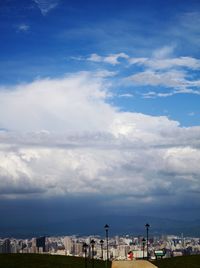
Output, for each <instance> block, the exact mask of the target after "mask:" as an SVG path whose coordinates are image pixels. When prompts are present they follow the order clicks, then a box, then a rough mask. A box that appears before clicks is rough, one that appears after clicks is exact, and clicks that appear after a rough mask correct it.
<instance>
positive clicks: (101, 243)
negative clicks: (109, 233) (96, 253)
mask: <svg viewBox="0 0 200 268" xmlns="http://www.w3.org/2000/svg"><path fill="white" fill-rule="evenodd" d="M103 243H104V241H103V240H102V239H101V240H100V245H101V259H102V260H103Z"/></svg>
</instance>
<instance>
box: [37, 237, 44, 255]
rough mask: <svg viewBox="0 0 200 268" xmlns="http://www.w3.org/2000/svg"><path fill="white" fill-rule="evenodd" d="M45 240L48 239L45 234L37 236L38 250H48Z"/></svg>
mask: <svg viewBox="0 0 200 268" xmlns="http://www.w3.org/2000/svg"><path fill="white" fill-rule="evenodd" d="M45 241H46V237H45V236H41V237H38V238H36V247H37V251H38V252H45V251H46V248H45Z"/></svg>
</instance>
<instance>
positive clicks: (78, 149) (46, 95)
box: [0, 72, 200, 203]
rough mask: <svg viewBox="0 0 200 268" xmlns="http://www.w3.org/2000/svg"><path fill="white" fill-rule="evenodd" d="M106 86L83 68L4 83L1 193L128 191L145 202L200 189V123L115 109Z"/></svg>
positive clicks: (0, 110) (0, 115) (173, 198)
mask: <svg viewBox="0 0 200 268" xmlns="http://www.w3.org/2000/svg"><path fill="white" fill-rule="evenodd" d="M108 91H109V88H108V86H107V82H106V79H105V78H102V76H98V75H96V74H95V75H93V74H91V73H86V72H84V73H78V74H75V75H68V76H66V77H64V78H61V79H43V80H37V81H34V82H32V83H29V84H22V85H18V86H15V87H12V88H4V90H3V91H2V89H1V93H0V100H1V103H0V125H1V127H4V128H6V129H12V131H1V132H0V140H1V153H0V189H1V191H0V194H1V197H6V198H11V197H12V198H13V197H15V198H17V197H18V196H20V197H21V196H24V197H29V196H43V197H44V196H57V195H58V196H60V195H68V194H75V195H83V194H87V195H90V194H96V195H108V196H109V199H112V195H113V196H114V198H115V200H116V199H117V196H118V195H123V194H125V195H126V196H130V197H131V198H134V200H135V202H140V203H143V202H147V203H148V202H157V201H158V200H159V202H161V200H165V201H166V198H168V196H169V195H170V202H175V201H176V200H178V199H179V198H182V197H183V196H186V195H188V194H191V195H192V192H193V191H194V190H196V191H198V190H200V183H199V180H198V178H199V176H200V171H199V168H198V163H199V161H200V150H199V148H200V140H199V134H200V128H199V127H190V128H182V127H180V125H179V123H178V122H175V121H172V120H169V119H168V118H167V117H165V116H163V117H159V116H158V117H153V116H148V115H144V114H139V113H131V112H122V111H119V110H118V109H117V108H116V107H113V106H112V105H110V104H109V103H108V102H107V98H108V96H109V92H108ZM188 163H189V165H188ZM180 185H181V187H180ZM172 193H173V196H171V194H172ZM158 196H159V197H158Z"/></svg>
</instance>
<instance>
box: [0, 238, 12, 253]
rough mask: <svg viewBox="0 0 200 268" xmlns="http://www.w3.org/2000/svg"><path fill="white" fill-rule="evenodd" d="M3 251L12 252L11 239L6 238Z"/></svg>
mask: <svg viewBox="0 0 200 268" xmlns="http://www.w3.org/2000/svg"><path fill="white" fill-rule="evenodd" d="M2 253H11V245H10V239H5V240H4V241H3V245H2Z"/></svg>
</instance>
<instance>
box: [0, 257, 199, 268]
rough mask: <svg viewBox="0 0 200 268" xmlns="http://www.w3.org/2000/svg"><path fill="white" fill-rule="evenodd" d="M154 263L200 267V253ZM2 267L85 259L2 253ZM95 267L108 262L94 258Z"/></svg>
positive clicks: (53, 266)
mask: <svg viewBox="0 0 200 268" xmlns="http://www.w3.org/2000/svg"><path fill="white" fill-rule="evenodd" d="M154 264H155V265H156V266H158V267H159V268H200V255H194V256H184V257H175V258H169V259H163V260H158V261H156V262H154ZM110 267H111V263H110V262H109V263H108V268H110ZM0 268H85V260H84V258H77V257H69V256H52V255H40V254H0ZM87 268H92V261H91V260H90V261H89V260H88V262H87ZM94 268H106V263H105V262H103V261H98V260H94Z"/></svg>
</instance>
